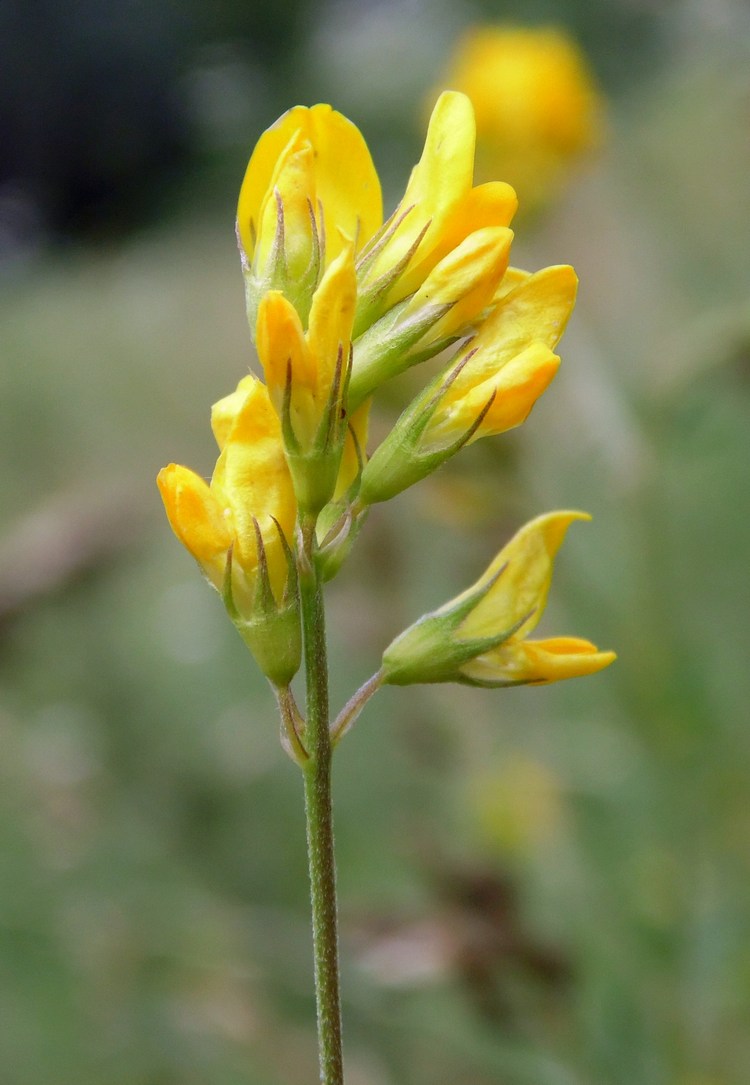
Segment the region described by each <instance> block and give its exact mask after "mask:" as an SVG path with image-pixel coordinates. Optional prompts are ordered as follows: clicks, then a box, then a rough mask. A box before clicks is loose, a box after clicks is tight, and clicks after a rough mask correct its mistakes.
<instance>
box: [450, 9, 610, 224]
mask: <svg viewBox="0 0 750 1085" xmlns="http://www.w3.org/2000/svg"><path fill="white" fill-rule="evenodd" d="M443 85H447V86H450V87H454V88H455V89H456V90H459V91H463V92H464V93H465V94H467V95H468V96H469V98H470V99H471V101H472V102H473V104H474V109H475V111H476V123H477V167H478V171H479V172H480V174H482V175H486V176H493V177H496V176H501V177H503V178H506V179H507V180H508V181H509V182H510V183H511V184H512V185H513V186H514V187H515V188H516V189H517V191H518V193H519V196H520V199H521V207H522V209H523V210H524V211H527V210H529V208H530V207H532V206H537V205H540V204H543V203H545V202H546V201H547V200H549V199H550V198H551V197H553V196H554V195H555V193H556V191H557V190H558V189H559V187H560V185H561V183H562V182H563V180H564V178H565V176H566V174H567V172H568V170H569V168H570V166H571V164H572V163H574V162H575V161H576V160H577V159H578V158H580V157H581V156H582V155H583V154H584V153H585V152H587V151H589V150H590V149H591V148H593V147H595V146H597V145H598V144H599V143H600V142H601V138H602V129H603V122H602V114H603V106H602V100H601V97H600V94H599V92H598V90H597V87H596V84H595V81H594V78H593V76H592V74H591V71H590V70H589V66H588V64H587V62H586V59H585V57H584V56H583V54H582V52H581V50H580V49H579V48H578V47H577V45H576V44H575V43H574V42H573V41H572V40H571V39H570V38H569V37H568V35H567V34H566V33H565V32H564V31H563V30H560V29H557V28H554V27H539V28H534V29H532V28H524V27H502V26H494V27H493V26H481V27H475V28H473V29H471V30H469V31H468V32H467V33H466V34H465V35H464V37H463V38H462V39H461V40H460V41H459V43H458V45H457V47H456V50H455V53H454V55H453V57H452V58H451V60H450V61H449V63H448V66H447V70H446V72H445V76H444V81H443Z"/></svg>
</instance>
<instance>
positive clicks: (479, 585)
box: [383, 512, 615, 686]
mask: <svg viewBox="0 0 750 1085" xmlns="http://www.w3.org/2000/svg"><path fill="white" fill-rule="evenodd" d="M588 519H589V517H588V516H587V515H586V514H585V513H581V512H550V513H547V514H546V515H544V516H539V517H537V519H535V520H532V521H530V522H529V523H528V524H526V525H525V526H524V527H522V528H521V530H520V531H519V532H518V533H517V534H516V535H515V536H514V537H513V539H511V541H510V542H509V543H508V545H507V546H506V547H504V548H503V549H502V550H501V551H500V553H499V554H498V555H497V557H496V558H495V560H494V561H493V562H492V564H491V565H490V566H489V568H488V569H487V570H486V571H485V572H484V573H483V575H482V576H481V577H480V578H479V580H478V581H477V582H476V583H475V584H474V585H473V586H472V587H471V588H469V589H468V590H467V591H465V592H463V593H462V594H461V595H459V596H457V597H456V598H455V599H452V600H451V601H450V602H449V603H446V604H445V605H444V606H442V607H440V609H439V610H436V611H434V612H433V613H431V614H427V615H425V616H424V617H423V618H420V620H419V621H418V622H416V624H415V625H412V626H410V627H409V628H408V629H407V630H406V631H405V632H404V633H402V634H401V635H400V636H399V637H397V638H396V640H394V641H393V643H392V644H391V645H390V646H389V647H388V648H387V649H386V651H385V652H384V654H383V673H384V681H385V682H389V683H391V684H393V685H408V684H410V683H413V682H463V683H466V684H468V685H474V686H510V685H524V684H528V683H533V684H536V685H540V684H543V683H547V682H555V681H558V680H559V679H562V678H575V677H579V676H582V675H586V674H593V673H594V672H595V671H599V670H601V669H602V668H603V667H606V666H608V665H609V664H610V663H611V662H612V661H613V660H614V659H615V654H614V652H600V651H599V650H598V649H597V648H596V646H595V645H593V644H592V643H591V642H590V641H588V640H583V639H581V638H579V637H552V638H548V639H546V640H528V639H527V638H528V634H529V633H531V632H532V630H533V629H534V628H535V626H536V625H537V623H538V621H539V619H540V617H541V615H542V613H543V611H544V607H545V605H546V602H547V595H548V593H549V588H550V583H551V581H552V568H553V563H554V558H555V555H556V553H557V551H558V549H559V548H560V546H561V544H562V541H563V539H564V537H565V533H566V532H567V530H568V527H569V526H570V524H571V523H572V522H573V521H574V520H588Z"/></svg>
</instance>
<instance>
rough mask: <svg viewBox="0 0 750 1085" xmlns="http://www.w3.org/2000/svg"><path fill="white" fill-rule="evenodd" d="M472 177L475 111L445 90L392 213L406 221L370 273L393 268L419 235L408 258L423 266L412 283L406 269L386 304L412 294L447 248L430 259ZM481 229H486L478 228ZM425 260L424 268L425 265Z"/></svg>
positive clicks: (411, 276)
mask: <svg viewBox="0 0 750 1085" xmlns="http://www.w3.org/2000/svg"><path fill="white" fill-rule="evenodd" d="M473 172H474V111H473V109H472V107H471V102H470V101H469V99H468V98H467V97H466V96H465V95H463V94H456V93H455V92H454V91H446V92H445V93H443V94H441V96H440V98H439V99H438V101H437V103H436V105H435V108H434V110H433V111H432V116H431V118H430V123H429V125H428V128H427V136H426V138H425V144H424V150H423V152H422V157H421V158H420V160H419V162H418V163H417V165H416V166H415V167H414V169H413V170H412V173H411V177H410V178H409V183H408V185H407V186H406V192H405V193H404V197H403V199H402V200H401V202H400V204H399V206H398V208H397V209H396V211H395V212H394V216H393V217H394V220H398V219H399V218H400V217H401V216H405V217H404V218H403V221H402V222H401V224H400V225H399V226H398V228H397V229H396V231H395V233H394V235H393V236H392V237H391V238H390V240H389V241H388V243H387V245H386V246H385V247H384V249H383V251H382V253H381V254H380V255H379V257H378V259H377V260H376V261H375V264H374V266H373V269H372V271H371V272H370V273H369V274H370V277H371V278H372V279H376V278H377V277H378V275H380V274H382V273H383V272H385V271H387V270H388V269H390V268H392V267H393V266H394V264H397V263H398V261H399V260H400V259H401V258H402V257H403V256H404V255H405V254H406V253H407V252H408V250H409V249H410V248H411V247H412V245H413V244H414V242H415V241H416V239H417V237H418V236H419V234H420V233H421V232H422V230H423V229H424V228H425V227H426V226H427V227H428V229H427V232H426V234H425V236H424V237H423V239H422V241H421V242H420V245H419V248H418V250H417V252H416V254H415V256H414V257H413V258H412V264H413V265H414V266H416V265H417V264H420V265H424V269H423V270H421V271H420V273H419V275H420V277H419V278H418V279H415V276H414V274H413V273H410V271H409V269H407V271H406V273H405V275H404V276H403V277H402V279H399V282H398V284H397V287H396V294H394V295H393V296H390V295H389V300H390V304H395V302H396V301H398V300H399V299H400V298H402V297H406V295H407V294H410V293H412V291H413V290H415V289H416V288H417V286H419V284H420V283H421V282H422V281H423V280H424V278H425V276H426V275H427V273H428V271H429V270H430V269H431V268H432V267H434V266H435V264H436V263H437V262H438V260H439V259H440V258H441V256H444V255H445V254H446V253H447V252H448V251H449V247H448V248H444V249H442V250H441V252H440V253H439V254H437V253H436V254H435V255H434V257H432V259H431V260H430V259H429V257H428V255H427V254H431V253H432V252H433V249H434V247H435V246H434V241H435V238H436V237H439V236H440V233H441V230H442V228H443V222H444V219H445V216H446V214H447V212H448V211H449V209H450V208H451V207H452V206H453V205H454V204H455V203H456V202H457V201H458V200H459V199H460V198H461V197H462V196H464V195H465V194H466V193H467V192H468V191H469V190H470V189H471V182H472V176H473ZM483 225H485V224H484V223H483ZM425 261H426V263H425Z"/></svg>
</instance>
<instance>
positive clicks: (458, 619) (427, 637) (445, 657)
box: [383, 566, 533, 686]
mask: <svg viewBox="0 0 750 1085" xmlns="http://www.w3.org/2000/svg"><path fill="white" fill-rule="evenodd" d="M505 568H506V567H505V566H503V567H502V568H501V569H499V570H498V572H497V573H496V574H495V576H494V577H492V578H491V579H490V580H488V581H487V582H486V583H485V584H482V585H481V586H480V587H479V588H477V589H476V590H475V591H473V592H469V593H467V594H466V595H465V596H463V597H459V602H457V603H456V605H455V606H452V607H451V608H450V610H443V609H440V610H436V611H432V612H431V613H430V614H425V615H424V616H423V617H422V618H420V619H419V620H418V621H417V622H415V623H414V625H411V626H409V628H408V629H406V630H404V632H403V633H401V634H400V635H399V636H398V637H396V639H395V640H394V641H392V642H391V644H389V646H388V647H387V648H386V650H385V652H384V653H383V676H384V677H383V681H384V683H386V684H389V685H393V686H406V685H413V684H415V683H420V684H426V683H431V682H460V683H462V684H464V685H487V684H488V683H484V682H475V681H473V680H472V679H469V678H466V676H465V675H463V674H462V673H461V669H460V668H461V667H462V666H463V664H464V663H468V662H470V660H472V659H476V658H477V656H480V655H483V654H484V653H485V652H489V651H491V650H492V649H493V648H497V647H499V646H500V645H501V644H503V643H504V642H505V641H507V640H508V638H509V637H512V636H513V634H514V633H516V632H517V631H518V630H519V629H520V628H521V626H522V625H524V624H525V623H526V622H527V621H528V620H529V618H530V617H531V614H532V613H533V611H531V612H530V613H529V614H526V615H524V616H523V618H521V619H520V620H519V621H517V622H516V623H515V624H514V625H512V626H511V627H510V628H509V629H504V630H503V631H502V632H500V633H496V634H493V635H492V636H489V637H471V638H463V637H461V636H457V635H456V634H457V633H458V631H459V629H460V626H461V624H462V622H463V621H464V620H465V619H466V617H467V616H468V615H469V614H470V613H471V611H472V610H474V608H475V607H476V606H477V604H478V603H479V602H480V601H481V600H482V598H484V596H485V595H486V594H487V592H488V591H490V590H491V588H492V587H493V586H494V584H495V583H496V582H497V580H498V578H499V577H500V576H502V574H503V573H504V571H505Z"/></svg>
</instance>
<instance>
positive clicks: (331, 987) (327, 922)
mask: <svg viewBox="0 0 750 1085" xmlns="http://www.w3.org/2000/svg"><path fill="white" fill-rule="evenodd" d="M301 535H302V554H301V555H300V597H301V605H302V625H303V630H304V640H305V672H306V677H307V728H306V732H305V747H306V750H307V754H308V760H307V761H306V762H305V763H304V764H303V765H302V766H301V767H302V774H303V777H304V783H305V812H306V815H307V852H308V861H309V869H310V900H311V904H312V927H313V949H314V956H315V995H316V1002H317V1011H318V1051H319V1055H320V1080H321V1083H322V1085H343V1081H344V1070H343V1057H342V1048H341V998H340V993H339V958H338V929H337V905H336V864H335V858H334V848H333V810H332V804H331V754H332V744H331V736H330V732H329V718H328V717H329V710H328V660H327V653H326V638H325V614H324V609H323V594H322V585H321V582H320V577H319V575H318V572H317V569H316V565H315V556H314V551H315V524H314V521H311V520H308V521H307V522H305V523H303V524H302V531H301Z"/></svg>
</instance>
